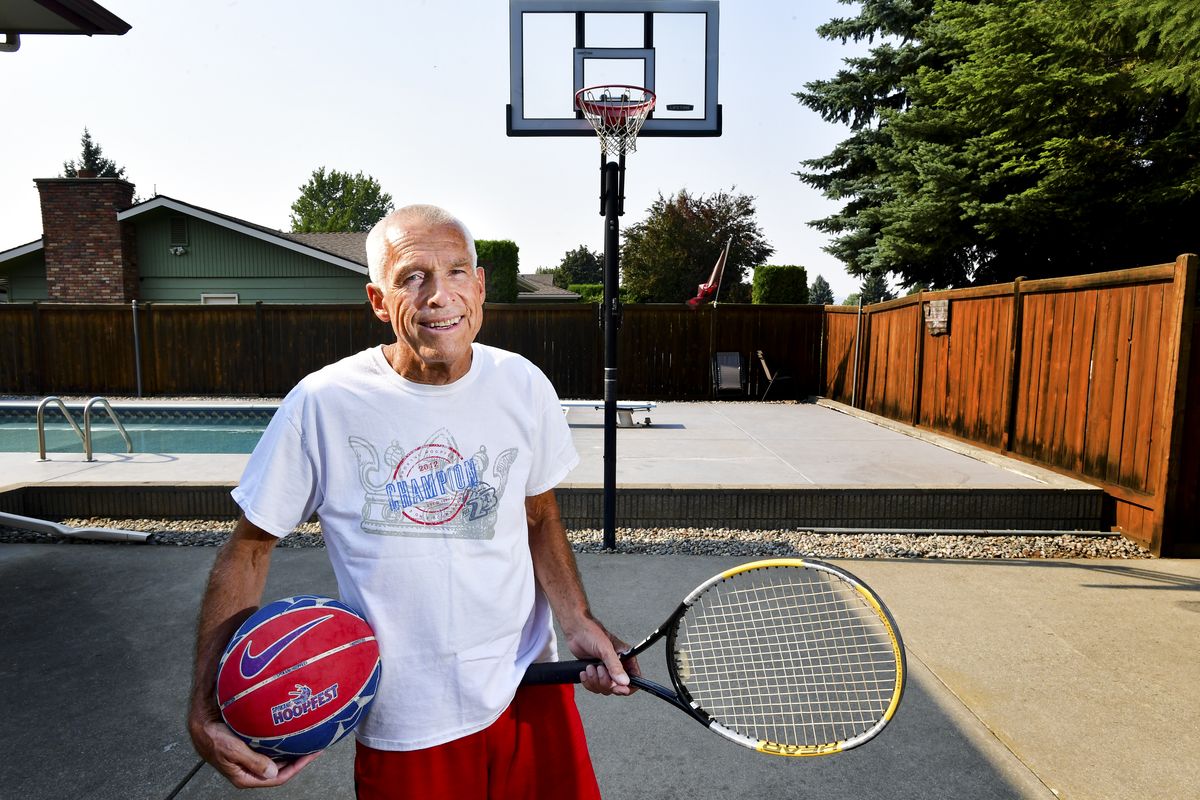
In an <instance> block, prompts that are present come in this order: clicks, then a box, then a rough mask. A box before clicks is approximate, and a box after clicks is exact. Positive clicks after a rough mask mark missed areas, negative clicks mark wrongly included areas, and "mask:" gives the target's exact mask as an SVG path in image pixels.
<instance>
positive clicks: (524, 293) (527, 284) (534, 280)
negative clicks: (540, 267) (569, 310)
mask: <svg viewBox="0 0 1200 800" xmlns="http://www.w3.org/2000/svg"><path fill="white" fill-rule="evenodd" d="M517 290H518V291H517V298H518V299H520V300H545V301H554V300H557V301H560V302H570V301H572V300H578V299H579V295H578V294H577V293H576V292H572V291H571V290H570V289H560V288H559V287H557V286H555V285H554V276H553V275H544V274H543V275H537V274H533V275H531V274H526V273H522V274H520V275H518V276H517Z"/></svg>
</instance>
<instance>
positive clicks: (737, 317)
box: [703, 305, 824, 399]
mask: <svg viewBox="0 0 1200 800" xmlns="http://www.w3.org/2000/svg"><path fill="white" fill-rule="evenodd" d="M709 313H711V314H712V316H711V317H710V325H711V326H712V337H713V345H712V349H711V350H710V351H709V354H708V355H706V357H705V370H706V374H707V375H708V376H709V378H708V380H707V381H706V384H705V386H704V395H703V396H704V398H705V399H707V398H710V397H712V388H711V360H712V355H711V354H712V353H718V352H737V353H741V354H742V357H743V358H745V359H746V364H747V367H748V369H749V395H750V396H751V397H761V396H762V394H763V392H765V391H766V389H767V384H768V382H767V376H766V373H765V372H764V371H763V369H762V365H761V364H760V363H759V360H758V351H759V350H761V351H762V352H763V357H764V358H765V359H766V361H767V365H768V366H769V367H770V368H771V370H772V371H774V372H778V373H782V374H786V375H789V376H791V379H792V380H791V381H790V384H791V385H785V384H784V383H783V382H780V383H777V384H776V385H775V388H774V389H773V390H772V391H771V397H772V398H774V399H783V398H786V397H789V396H791V397H801V398H803V397H808V396H810V395H815V394H819V393H820V391H821V387H820V364H821V327H822V325H821V318H822V316H823V314H824V312H823V310H822V308H821V306H783V305H778V306H755V305H723V306H719V307H718V308H716V309H713V310H711V311H710V312H709ZM787 393H790V395H789V394H787Z"/></svg>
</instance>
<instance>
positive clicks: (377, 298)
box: [367, 283, 391, 322]
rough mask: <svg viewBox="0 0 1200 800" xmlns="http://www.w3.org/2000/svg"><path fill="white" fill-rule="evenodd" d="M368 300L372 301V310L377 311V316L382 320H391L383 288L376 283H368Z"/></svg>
mask: <svg viewBox="0 0 1200 800" xmlns="http://www.w3.org/2000/svg"><path fill="white" fill-rule="evenodd" d="M367 300H369V301H370V303H371V310H372V311H374V312H375V316H376V317H378V318H379V321H380V322H390V321H391V316H390V315H389V314H388V310H387V306H385V305H384V304H383V290H382V289H380V288H379V287H378V286H377V285H375V284H374V283H368V284H367Z"/></svg>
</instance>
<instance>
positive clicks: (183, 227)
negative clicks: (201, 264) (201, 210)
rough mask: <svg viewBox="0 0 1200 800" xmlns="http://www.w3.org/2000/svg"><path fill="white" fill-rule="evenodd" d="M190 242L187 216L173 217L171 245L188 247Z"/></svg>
mask: <svg viewBox="0 0 1200 800" xmlns="http://www.w3.org/2000/svg"><path fill="white" fill-rule="evenodd" d="M187 243H188V230H187V217H183V216H173V217H171V246H172V247H186V246H187Z"/></svg>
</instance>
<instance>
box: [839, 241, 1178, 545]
mask: <svg viewBox="0 0 1200 800" xmlns="http://www.w3.org/2000/svg"><path fill="white" fill-rule="evenodd" d="M1196 271H1197V258H1196V256H1194V255H1187V256H1180V257H1179V259H1178V260H1177V261H1176V262H1175V263H1174V264H1164V265H1161V266H1155V267H1143V268H1139V269H1131V270H1124V271H1120V272H1109V273H1102V274H1098V275H1083V276H1077V277H1072V278H1055V279H1050V280H1036V281H1028V280H1020V279H1018V280H1017V281H1014V282H1013V283H1011V284H1000V285H996V286H985V287H975V288H970V289H961V290H953V291H944V292H923V293H920V294H918V295H913V296H910V297H905V298H901V299H898V300H893V301H890V302H887V303H881V304H878V305H874V306H867V307H865V308H863V309H862V313H861V316H860V314H859V312H858V309H855V308H845V307H832V306H828V307H826V309H825V310H826V335H825V340H824V345H825V353H824V359H823V365H824V375H823V386H822V393H823V394H824V395H825V396H827V397H830V398H833V399H836V400H840V401H842V402H846V403H851V404H853V405H855V406H857V407H859V408H862V409H864V410H866V411H870V412H872V413H875V414H880V415H882V416H886V417H889V418H891V419H895V420H899V421H902V422H906V423H909V424H912V425H916V426H920V427H925V428H929V429H931V430H935V431H938V432H941V433H946V434H949V435H951V436H955V437H958V438H960V439H965V440H967V441H970V442H972V443H975V444H978V445H982V446H984V447H988V448H991V449H994V450H997V451H1000V452H1003V453H1005V454H1006V455H1011V456H1015V457H1017V458H1022V459H1027V460H1029V461H1032V462H1036V463H1038V464H1041V465H1043V466H1047V467H1050V468H1052V469H1055V470H1058V471H1060V472H1064V473H1067V474H1070V475H1074V476H1076V477H1079V478H1081V479H1082V480H1085V481H1088V482H1089V483H1093V484H1096V485H1098V486H1101V487H1102V488H1103V489H1104V490H1105V492H1106V494H1107V496H1108V502H1109V515H1110V517H1111V519H1112V521H1113V524H1114V525H1115V526H1117V527H1119V528H1120V529H1121V530H1122V531H1124V532H1125V533H1126V534H1127V535H1128V536H1130V537H1131V538H1133V539H1136V540H1138V541H1140V542H1142V543H1144V544H1146V545H1147V546H1149V547H1150V548H1151V549H1152V550H1153V551H1154V552H1155V553H1159V554H1168V555H1170V554H1176V555H1184V554H1187V555H1200V503H1198V502H1197V481H1198V480H1200V474H1198V472H1200V466H1198V465H1197V461H1198V460H1200V455H1198V454H1197V452H1196V450H1197V447H1196V446H1197V444H1198V443H1200V395H1197V394H1196V392H1197V391H1200V376H1198V375H1197V370H1200V352H1198V351H1197V350H1195V349H1193V348H1192V341H1193V337H1194V331H1195V328H1196V324H1197V320H1196V317H1195V313H1194V309H1195V305H1196ZM940 300H944V301H948V303H947V311H948V330H947V331H946V332H945V333H944V334H937V335H935V334H934V333H933V332H931V331H930V329H929V326H928V325H927V324H926V321H925V310H926V309H927V308H930V303H931V302H932V301H940ZM1189 392H1190V393H1191V397H1192V398H1193V404H1192V406H1193V409H1192V410H1190V411H1189V409H1188V406H1187V397H1188V394H1189Z"/></svg>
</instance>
